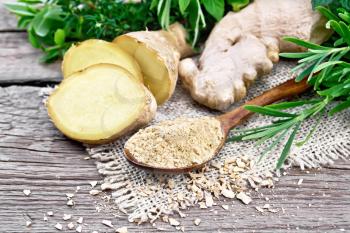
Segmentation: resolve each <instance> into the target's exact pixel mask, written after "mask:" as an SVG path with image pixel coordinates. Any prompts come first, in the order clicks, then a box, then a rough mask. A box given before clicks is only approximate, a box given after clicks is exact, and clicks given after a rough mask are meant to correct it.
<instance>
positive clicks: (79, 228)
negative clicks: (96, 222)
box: [75, 225, 83, 233]
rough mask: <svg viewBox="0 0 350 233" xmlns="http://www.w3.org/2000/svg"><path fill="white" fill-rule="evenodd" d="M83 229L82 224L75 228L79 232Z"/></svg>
mask: <svg viewBox="0 0 350 233" xmlns="http://www.w3.org/2000/svg"><path fill="white" fill-rule="evenodd" d="M82 230H83V227H82V226H81V225H79V226H77V228H75V231H76V232H78V233H81V232H82Z"/></svg>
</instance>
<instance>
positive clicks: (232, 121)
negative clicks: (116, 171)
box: [124, 79, 309, 173]
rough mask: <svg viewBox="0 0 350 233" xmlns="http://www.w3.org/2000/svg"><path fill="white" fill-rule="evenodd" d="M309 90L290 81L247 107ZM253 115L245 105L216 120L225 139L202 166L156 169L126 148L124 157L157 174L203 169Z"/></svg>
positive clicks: (300, 83) (248, 103)
mask: <svg viewBox="0 0 350 233" xmlns="http://www.w3.org/2000/svg"><path fill="white" fill-rule="evenodd" d="M308 88H309V86H308V84H307V82H306V79H304V80H303V81H301V82H298V83H297V82H295V81H294V79H292V80H289V81H287V82H285V83H283V84H281V85H279V86H277V87H274V88H272V89H270V90H268V91H266V92H265V93H263V94H262V95H260V96H258V97H256V98H254V99H252V100H250V101H248V102H246V104H247V105H258V106H265V105H269V104H272V103H274V102H276V101H278V100H281V99H285V98H290V97H293V96H295V95H298V94H301V93H303V92H305V91H306V90H307V89H308ZM252 114H253V113H252V112H250V111H248V110H246V109H244V105H243V106H240V107H238V108H236V109H234V110H232V111H230V112H227V113H225V114H223V115H220V116H217V117H216V119H217V120H219V121H220V122H221V128H222V130H223V133H224V138H223V140H222V142H221V144H220V145H218V147H217V148H216V150H215V152H214V153H213V155H212V156H211V158H210V159H208V160H206V161H204V162H202V163H200V164H195V165H192V166H188V167H180V168H163V167H162V168H159V167H154V166H151V165H148V164H145V163H142V162H140V161H138V160H137V159H135V157H134V156H133V155H132V154H131V153H130V151H129V150H128V149H126V148H124V155H125V157H126V158H127V159H128V160H129V161H130V162H131V163H133V164H134V165H137V166H139V167H142V168H146V169H150V170H153V171H157V172H162V173H183V172H189V171H191V170H193V169H196V168H200V167H203V166H204V165H205V164H206V163H207V162H208V161H210V160H211V159H212V158H214V157H215V155H217V154H218V153H219V151H220V150H221V148H222V147H223V145H224V144H225V141H226V139H227V135H228V133H229V132H230V130H231V129H232V128H233V127H235V126H237V125H239V124H240V123H241V122H242V121H244V120H245V119H247V118H248V117H249V116H250V115H252Z"/></svg>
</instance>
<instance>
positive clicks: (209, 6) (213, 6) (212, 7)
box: [202, 0, 225, 20]
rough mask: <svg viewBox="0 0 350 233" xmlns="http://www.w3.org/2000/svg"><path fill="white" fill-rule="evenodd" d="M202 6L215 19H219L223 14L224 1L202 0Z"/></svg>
mask: <svg viewBox="0 0 350 233" xmlns="http://www.w3.org/2000/svg"><path fill="white" fill-rule="evenodd" d="M202 3H203V4H204V8H205V9H206V10H207V11H208V13H209V14H210V15H211V16H213V17H214V18H215V19H216V20H220V19H221V18H222V16H223V15H224V10H225V1H224V0H215V1H213V0H202Z"/></svg>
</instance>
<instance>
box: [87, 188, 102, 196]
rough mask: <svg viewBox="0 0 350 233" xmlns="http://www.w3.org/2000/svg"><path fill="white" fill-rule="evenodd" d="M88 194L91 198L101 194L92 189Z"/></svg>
mask: <svg viewBox="0 0 350 233" xmlns="http://www.w3.org/2000/svg"><path fill="white" fill-rule="evenodd" d="M89 193H90V195H92V196H96V195H98V194H100V193H101V192H100V191H99V190H96V189H92V190H90V192H89Z"/></svg>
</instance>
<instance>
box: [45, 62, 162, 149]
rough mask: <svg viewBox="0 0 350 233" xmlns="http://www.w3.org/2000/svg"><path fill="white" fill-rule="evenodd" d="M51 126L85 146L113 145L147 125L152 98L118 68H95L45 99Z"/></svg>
mask: <svg viewBox="0 0 350 233" xmlns="http://www.w3.org/2000/svg"><path fill="white" fill-rule="evenodd" d="M47 108H48V113H49V116H50V117H51V119H52V121H53V123H54V124H55V126H56V127H57V128H58V129H59V130H60V131H61V132H62V133H63V134H65V135H66V136H67V137H69V138H72V139H74V140H77V141H80V142H85V143H89V144H101V143H107V142H110V141H113V140H114V139H116V138H118V137H119V136H121V135H124V134H126V133H128V132H130V131H133V130H135V129H137V128H139V127H141V126H143V125H145V124H147V123H148V122H149V121H151V120H152V119H153V117H154V115H155V111H156V108H157V106H156V102H155V99H154V97H153V96H152V94H151V93H150V92H149V91H148V90H147V88H145V87H144V86H143V84H142V83H140V82H138V81H137V80H136V79H135V78H133V76H132V75H131V74H130V73H129V72H128V71H126V70H125V69H123V68H122V67H120V66H116V65H111V64H98V65H93V66H90V67H88V68H87V69H85V70H83V71H81V72H77V73H75V74H73V75H72V76H71V77H69V78H68V79H65V80H64V81H63V82H62V83H61V84H60V85H59V87H58V88H57V89H56V90H55V91H54V92H53V94H52V95H51V96H50V97H49V98H48V101H47Z"/></svg>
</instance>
